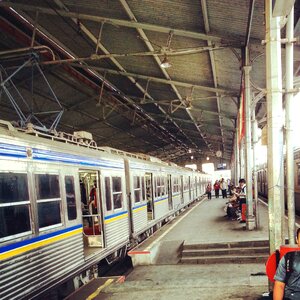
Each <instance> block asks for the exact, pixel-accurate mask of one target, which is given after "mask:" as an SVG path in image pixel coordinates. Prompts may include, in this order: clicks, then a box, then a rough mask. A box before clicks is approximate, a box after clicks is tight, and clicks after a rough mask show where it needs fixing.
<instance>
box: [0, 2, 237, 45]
mask: <svg viewBox="0 0 300 300" xmlns="http://www.w3.org/2000/svg"><path fill="white" fill-rule="evenodd" d="M0 7H12V8H14V9H18V10H23V11H29V12H37V11H38V12H40V13H41V14H46V15H54V16H56V15H58V16H61V17H67V18H72V19H76V20H77V19H80V20H81V21H83V20H87V21H94V22H97V23H107V24H111V25H115V26H124V27H128V28H135V29H143V30H149V31H154V32H160V33H166V34H169V33H170V32H171V31H172V32H173V34H174V35H177V36H182V37H185V38H187V37H188V38H192V39H197V40H206V41H212V42H214V43H220V44H226V45H229V44H230V45H232V46H236V47H238V48H239V47H241V46H242V41H240V40H237V39H231V38H224V37H220V36H216V35H208V34H203V33H199V32H193V31H188V30H182V29H176V28H172V27H166V26H160V25H154V24H148V23H142V22H132V21H126V20H122V19H114V18H108V17H101V16H96V15H90V14H82V13H78V12H71V11H66V10H64V9H58V10H53V9H51V8H46V7H41V6H36V5H26V4H19V3H14V2H9V1H5V2H4V1H3V2H0Z"/></svg>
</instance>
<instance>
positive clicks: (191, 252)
mask: <svg viewBox="0 0 300 300" xmlns="http://www.w3.org/2000/svg"><path fill="white" fill-rule="evenodd" d="M234 254H235V255H246V256H247V255H256V254H266V255H268V254H269V247H244V248H220V249H214V248H213V249H185V248H184V249H183V251H182V257H192V256H216V255H223V256H224V255H234Z"/></svg>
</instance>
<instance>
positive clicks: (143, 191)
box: [141, 177, 146, 200]
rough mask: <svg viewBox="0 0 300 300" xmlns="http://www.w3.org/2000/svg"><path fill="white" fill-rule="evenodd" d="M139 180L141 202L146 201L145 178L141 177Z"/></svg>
mask: <svg viewBox="0 0 300 300" xmlns="http://www.w3.org/2000/svg"><path fill="white" fill-rule="evenodd" d="M141 179H142V196H143V200H146V189H145V177H141Z"/></svg>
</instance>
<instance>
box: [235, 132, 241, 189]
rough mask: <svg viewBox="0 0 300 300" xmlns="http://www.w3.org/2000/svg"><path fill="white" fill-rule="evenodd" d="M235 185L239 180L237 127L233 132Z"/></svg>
mask: <svg viewBox="0 0 300 300" xmlns="http://www.w3.org/2000/svg"><path fill="white" fill-rule="evenodd" d="M235 136H236V138H235V163H236V165H235V183H234V185H235V186H236V185H237V183H238V182H239V179H240V149H239V139H238V136H239V128H238V127H237V128H236V131H235Z"/></svg>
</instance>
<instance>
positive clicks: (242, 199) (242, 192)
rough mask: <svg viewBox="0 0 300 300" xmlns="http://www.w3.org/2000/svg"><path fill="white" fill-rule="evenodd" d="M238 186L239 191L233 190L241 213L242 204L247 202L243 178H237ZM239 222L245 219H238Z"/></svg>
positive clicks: (243, 221)
mask: <svg viewBox="0 0 300 300" xmlns="http://www.w3.org/2000/svg"><path fill="white" fill-rule="evenodd" d="M239 188H240V192H238V193H237V192H235V195H236V196H237V197H238V200H239V209H240V212H241V214H243V211H242V209H243V204H246V202H247V200H246V199H247V190H246V180H245V179H244V178H241V179H240V180H239ZM245 218H246V217H244V219H245ZM240 223H246V221H245V220H243V218H242V220H241V221H240Z"/></svg>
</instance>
